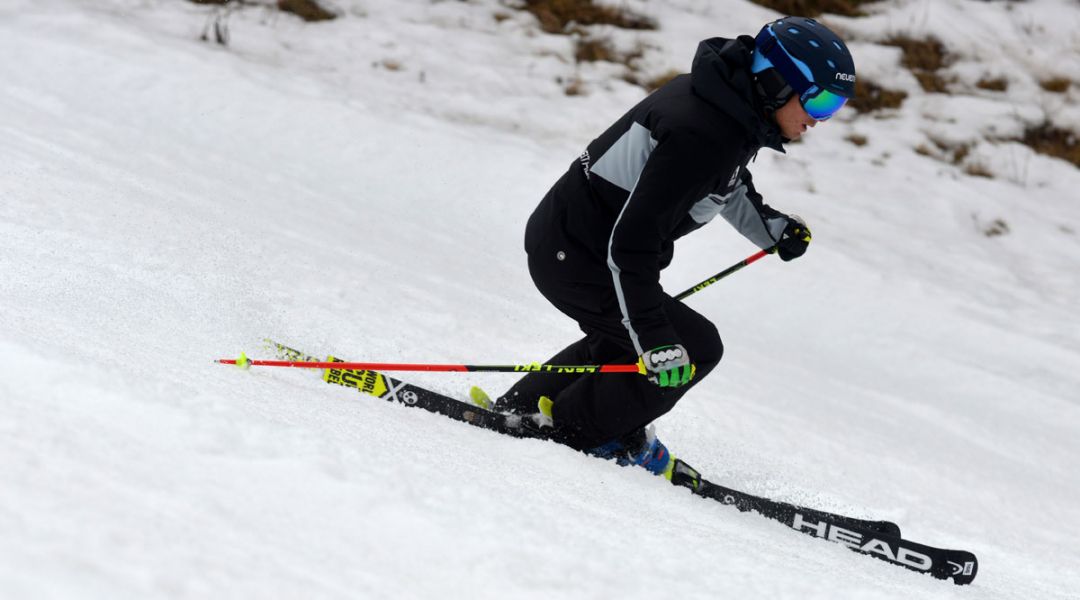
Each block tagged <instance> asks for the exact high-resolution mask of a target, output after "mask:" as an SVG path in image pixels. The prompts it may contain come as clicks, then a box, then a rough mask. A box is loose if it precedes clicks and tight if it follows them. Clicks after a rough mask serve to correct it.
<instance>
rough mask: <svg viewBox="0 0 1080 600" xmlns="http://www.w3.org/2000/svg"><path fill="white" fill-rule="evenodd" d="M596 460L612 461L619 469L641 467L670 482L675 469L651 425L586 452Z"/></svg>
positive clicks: (671, 458) (666, 450)
mask: <svg viewBox="0 0 1080 600" xmlns="http://www.w3.org/2000/svg"><path fill="white" fill-rule="evenodd" d="M586 454H591V455H593V456H595V457H597V458H603V459H607V460H614V461H615V463H616V464H618V465H619V466H620V467H627V466H635V467H642V468H644V469H645V470H646V471H648V472H650V473H652V474H653V475H663V476H664V479H667V480H668V481H671V475H672V472H673V471H674V469H675V457H674V456H672V455H671V453H670V452H668V449H667V447H666V446H664V444H663V442H661V441H660V440H659V439H658V438H657V437H656V431H655V429H654V428H653V426H652V425H650V426H648V427H647V428H646V427H642V428H641V429H638V430H637V431H635V432H633V433H631V434H629V435H627V436H624V437H623V438H621V439H618V440H613V441H610V442H608V443H606V444H604V445H603V446H597V447H596V448H593V449H591V450H587V451H586Z"/></svg>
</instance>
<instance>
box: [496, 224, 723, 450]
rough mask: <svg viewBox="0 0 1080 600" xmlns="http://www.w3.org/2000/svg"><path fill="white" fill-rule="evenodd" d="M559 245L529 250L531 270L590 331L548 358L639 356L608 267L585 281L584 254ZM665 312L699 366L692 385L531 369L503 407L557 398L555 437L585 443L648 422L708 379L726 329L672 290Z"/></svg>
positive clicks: (528, 407)
mask: <svg viewBox="0 0 1080 600" xmlns="http://www.w3.org/2000/svg"><path fill="white" fill-rule="evenodd" d="M558 246H559V244H550V243H540V244H538V247H537V248H535V249H534V250H533V251H532V252H530V253H529V273H530V274H531V275H532V278H533V282H534V283H535V284H536V287H537V288H538V289H539V290H540V293H542V294H543V295H544V297H545V298H547V299H548V301H550V302H551V303H552V304H553V305H555V307H556V308H558V309H559V310H560V311H562V312H563V313H564V314H566V315H567V316H569V317H570V318H572V319H574V320H576V321H577V322H578V324H579V325H580V326H581V330H582V331H584V332H585V337H583V338H581V339H580V340H578V341H576V342H574V343H573V344H570V345H569V346H567V347H566V348H564V349H563V350H562V351H560V352H559V353H557V354H556V355H555V356H553V357H551V359H550V360H549V361H548V362H549V364H564V365H566V364H605V363H635V362H637V360H638V355H637V352H636V350H635V349H634V346H633V343H632V342H631V341H630V334H629V332H627V330H626V327H625V326H624V325H623V323H622V313H621V311H620V309H619V305H618V300H617V298H616V295H615V288H614V283H613V281H612V279H611V276H610V273H608V274H607V277H606V278H604V277H603V276H602V275H603V274H604V273H603V271H599V270H594V269H589V271H592V275H593V276H592V277H590V278H588V279H591V280H589V281H582V279H584V278H583V277H582V276H581V275H582V273H583V269H581V268H576V267H575V264H574V263H575V262H577V260H575V259H580V255H577V256H571V255H569V253H568V252H566V251H563V250H561V249H560V248H559V247H558ZM575 254H576V253H575ZM578 266H579V267H580V265H578ZM605 270H606V269H605ZM664 313H665V315H666V316H667V318H668V320H669V321H670V322H671V325H672V326H673V327H674V328H675V331H676V332H677V333H678V335H679V340H677V341H678V342H680V343H682V344H683V346H684V347H685V348H686V350H687V352H688V353H689V355H690V360H691V361H693V363H694V365H695V366H696V367H697V373H696V375H695V377H694V379H693V380H691V382H690V383H689V384H687V385H684V386H682V387H679V388H661V387H659V386H657V385H656V384H654V383H652V382H650V381H649V380H648V379H647V378H646V377H645V376H644V375H641V374H635V373H603V374H600V373H596V374H583V375H566V374H555V373H530V374H528V375H526V376H525V377H523V378H522V379H521V380H520V381H518V383H516V384H515V385H514V386H513V387H511V388H510V390H509V391H507V393H506V394H504V395H503V396H501V397H500V398H499V399H498V401H497V407H498V408H499V409H502V410H512V411H514V412H518V413H522V414H524V413H531V412H536V410H537V409H536V406H537V400H538V399H539V397H540V396H547V397H549V398H551V399H552V400H553V401H554V406H553V409H552V411H553V417H554V420H555V427H556V430H557V432H558V433H557V435H556V436H555V437H556V439H557V440H558V441H560V442H562V443H565V444H567V445H569V446H571V447H573V448H577V449H579V450H586V449H589V448H595V447H597V446H600V445H602V444H605V443H607V442H610V441H612V440H617V439H620V438H622V437H623V436H625V435H627V434H630V433H632V432H634V431H636V430H637V429H639V428H641V427H644V426H645V425H648V424H649V423H651V422H652V421H653V420H655V419H656V418H657V417H659V416H661V415H663V414H665V413H667V412H668V411H669V410H671V409H672V408H673V407H674V406H675V403H676V402H678V401H679V399H680V398H682V396H683V395H684V394H686V392H688V391H689V390H690V388H691V387H693V385H694V384H696V383H698V382H700V381H701V380H702V379H704V378H705V376H706V375H708V374H709V372H710V371H712V369H713V367H715V366H716V365H717V364H718V363H719V362H720V359H721V357H722V356H723V353H724V346H723V343H722V342H721V340H720V334H719V333H717V331H716V327H715V326H714V325H713V324H712V323H711V322H710V321H709V320H708V319H706V318H705V317H703V316H702V315H700V314H698V313H697V312H695V311H694V310H692V309H690V308H689V307H687V306H686V305H685V304H683V303H682V302H680V301H678V300H675V299H674V298H672V297H671V296H667V297H666V299H665V301H664ZM675 341H676V340H672V342H675ZM646 350H651V348H646Z"/></svg>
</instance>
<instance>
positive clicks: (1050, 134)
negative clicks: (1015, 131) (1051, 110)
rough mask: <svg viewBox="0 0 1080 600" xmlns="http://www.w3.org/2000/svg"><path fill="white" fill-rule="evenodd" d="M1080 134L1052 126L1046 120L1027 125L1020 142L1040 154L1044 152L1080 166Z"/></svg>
mask: <svg viewBox="0 0 1080 600" xmlns="http://www.w3.org/2000/svg"><path fill="white" fill-rule="evenodd" d="M1078 138H1080V136H1077V134H1076V133H1074V132H1072V131H1069V130H1067V129H1060V128H1057V127H1054V126H1053V125H1051V124H1050V123H1048V122H1044V123H1042V124H1041V125H1037V126H1035V127H1029V128H1028V130H1027V131H1025V132H1024V137H1023V138H1021V139H1020V141H1021V142H1023V143H1024V144H1027V145H1028V146H1030V147H1031V148H1032V149H1033V150H1035V151H1036V152H1038V153H1040V154H1046V155H1048V156H1053V157H1055V158H1060V159H1063V160H1067V161H1069V162H1071V163H1072V164H1073V165H1074V166H1076V167H1080V139H1078Z"/></svg>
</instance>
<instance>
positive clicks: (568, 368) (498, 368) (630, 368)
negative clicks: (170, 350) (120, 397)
mask: <svg viewBox="0 0 1080 600" xmlns="http://www.w3.org/2000/svg"><path fill="white" fill-rule="evenodd" d="M214 362H218V363H221V364H223V365H236V366H238V367H240V368H242V369H246V368H249V367H291V368H296V369H340V370H343V371H449V372H465V371H488V372H505V373H537V372H543V373H568V374H569V373H640V372H641V369H640V368H639V367H638V366H637V365H636V364H632V365H617V364H615V365H549V364H544V363H529V364H522V365H458V364H415V363H375V362H332V361H330V362H327V361H323V362H315V361H295V360H253V359H249V358H248V357H247V356H245V355H243V354H241V355H240V358H219V359H218V360H216V361H214Z"/></svg>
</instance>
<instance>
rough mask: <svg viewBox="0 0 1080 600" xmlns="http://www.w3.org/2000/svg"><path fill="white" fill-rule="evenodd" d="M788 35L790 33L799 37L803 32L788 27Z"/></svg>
mask: <svg viewBox="0 0 1080 600" xmlns="http://www.w3.org/2000/svg"><path fill="white" fill-rule="evenodd" d="M788 33H790V34H792V35H799V34H800V33H802V32H801V31H799V30H798V29H795V28H794V27H788Z"/></svg>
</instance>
